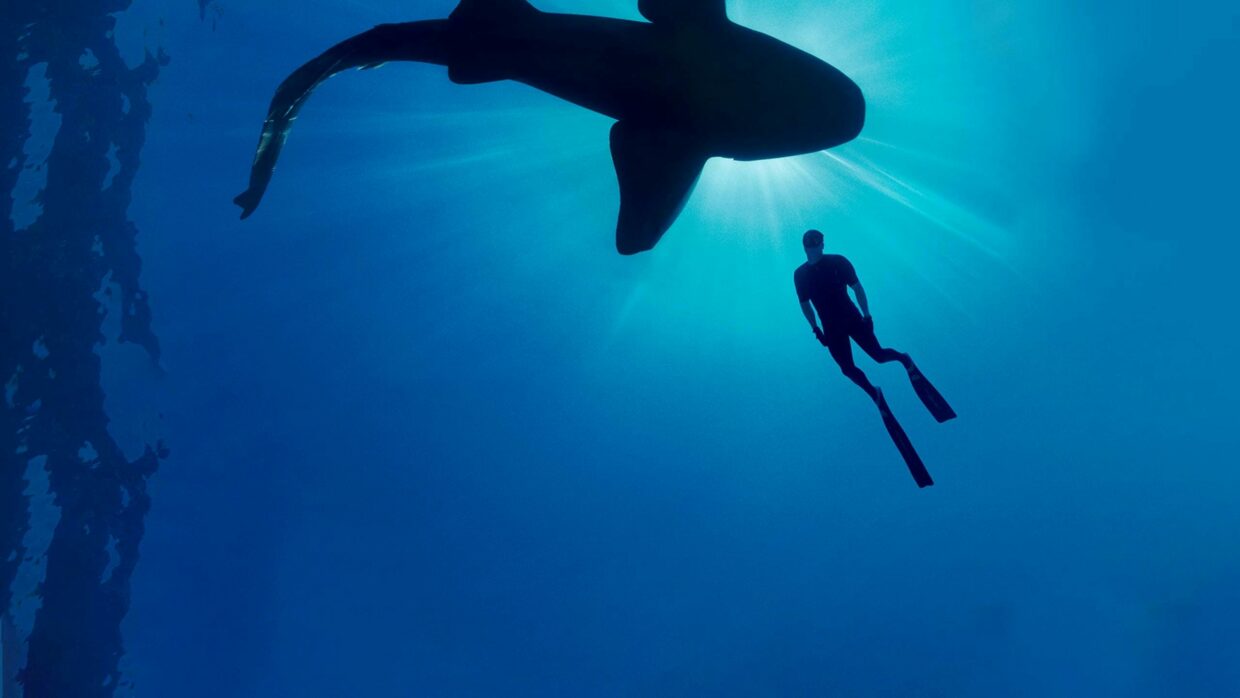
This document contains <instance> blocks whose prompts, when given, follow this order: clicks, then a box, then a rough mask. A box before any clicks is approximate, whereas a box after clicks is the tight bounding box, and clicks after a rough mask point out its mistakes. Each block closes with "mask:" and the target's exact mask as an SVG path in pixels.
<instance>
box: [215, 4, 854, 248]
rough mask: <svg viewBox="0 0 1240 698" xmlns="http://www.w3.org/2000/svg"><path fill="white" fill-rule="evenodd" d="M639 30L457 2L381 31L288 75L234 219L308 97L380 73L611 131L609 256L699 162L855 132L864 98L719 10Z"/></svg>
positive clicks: (655, 218)
mask: <svg viewBox="0 0 1240 698" xmlns="http://www.w3.org/2000/svg"><path fill="white" fill-rule="evenodd" d="M637 5H638V10H639V11H640V12H641V14H642V16H643V17H645V18H646V19H647V20H649V22H634V21H627V20H618V19H610V18H604V17H590V16H583V15H567V14H554V13H547V12H540V11H539V10H536V9H535V8H534V7H533V6H531V5H530V4H529V3H528V2H526V0H461V3H460V4H459V5H458V6H457V8H456V9H455V10H454V11H453V12H452V13H451V15H450V16H449V17H448V19H446V20H428V21H421V22H406V23H402V24H383V25H379V26H377V27H375V28H373V29H370V30H369V31H366V32H363V33H361V34H358V35H357V36H354V37H352V38H350V39H347V40H345V41H343V42H341V43H339V44H337V45H335V46H333V47H332V48H330V49H328V50H327V51H325V52H324V53H323V54H321V55H320V56H318V57H317V58H315V59H313V60H311V61H310V62H308V63H306V64H305V65H303V66H301V67H300V68H298V69H297V70H295V71H294V72H293V73H292V74H291V75H290V76H289V77H288V78H287V79H285V80H284V82H283V83H281V84H280V86H279V88H278V89H277V90H276V93H275V96H274V97H273V98H272V101H271V106H270V107H269V109H268V113H267V118H266V121H265V122H264V123H263V129H262V133H261V135H260V136H259V142H258V148H257V152H256V153H255V156H254V162H253V166H252V167H251V170H250V184H249V188H248V189H246V191H244V192H243V193H241V194H240V195H238V196H237V197H236V199H234V201H235V202H236V203H237V205H238V206H240V207H241V210H242V212H241V217H242V218H245V217H247V216H249V215H250V214H251V213H253V212H254V210H255V209H256V208H257V207H258V204H259V201H260V200H261V199H262V197H263V193H264V192H265V191H266V190H267V186H268V184H269V183H270V181H271V176H272V172H273V171H274V170H275V165H276V160H277V158H278V157H279V154H280V149H281V148H282V147H283V146H284V143H285V140H286V139H287V138H288V134H289V131H290V129H291V128H292V126H293V121H294V119H295V118H296V117H297V114H298V112H299V111H300V110H301V108H302V106H303V105H304V104H305V102H306V100H307V98H309V96H310V93H311V91H313V90H314V88H315V87H317V86H318V85H319V84H321V83H322V82H323V81H324V80H326V79H327V78H329V77H331V76H333V75H335V74H337V73H340V72H342V71H344V70H348V69H350V68H363V69H364V68H374V67H377V66H379V65H381V64H383V63H385V62H389V61H415V62H421V63H432V64H437V65H442V66H447V68H448V79H449V80H451V81H452V82H455V83H458V84H475V83H484V82H493V81H499V80H515V81H517V82H522V83H525V84H527V85H530V86H532V87H534V88H536V89H539V90H542V91H544V92H547V93H549V94H551V95H554V96H556V97H559V98H561V99H564V100H566V101H568V102H572V103H573V104H576V105H578V106H581V107H585V108H586V109H590V110H592V111H596V112H599V113H601V114H604V115H606V116H609V117H611V118H613V119H616V123H615V124H614V125H613V126H612V129H611V154H612V161H613V164H614V165H615V169H616V178H617V179H618V180H619V185H620V212H619V216H618V220H617V223H616V249H617V250H618V251H619V252H620V253H621V254H626V255H628V254H636V253H638V252H642V251H644V250H649V249H651V248H653V247H654V246H655V244H656V243H657V242H658V241H659V238H660V237H662V235H663V233H664V232H666V231H667V229H668V228H669V227H670V226H671V225H672V222H673V221H675V220H676V217H677V216H678V215H679V213H680V210H681V208H682V207H683V206H684V203H685V200H686V199H687V198H688V197H689V194H690V193H691V192H692V190H693V187H694V185H695V183H696V182H697V179H698V176H699V175H700V173H701V171H702V167H703V166H704V165H705V163H706V161H707V159H709V158H711V157H728V158H732V159H735V160H763V159H767V158H779V157H785V156H789V155H800V154H804V153H812V152H815V151H819V150H825V149H827V148H832V147H835V146H837V145H840V144H841V143H846V142H848V141H850V140H852V139H853V138H855V137H856V136H857V134H858V133H860V132H861V128H862V125H863V124H864V122H865V99H864V97H863V96H862V94H861V90H860V89H859V88H858V87H857V85H856V84H855V83H853V81H852V80H850V79H849V78H848V76H846V75H844V74H843V73H842V72H840V71H839V70H837V69H835V68H834V67H832V66H831V65H828V64H827V63H825V62H824V61H822V60H819V59H818V58H816V57H814V56H811V55H810V54H808V53H805V52H804V51H801V50H799V49H796V48H793V47H792V46H789V45H788V44H785V43H782V42H780V41H777V40H775V39H773V38H771V37H769V36H767V35H765V34H761V33H759V32H756V31H753V30H751V29H746V28H745V27H741V26H739V25H736V24H733V23H732V22H731V21H729V20H728V17H727V13H726V8H725V6H724V0H639V2H638V4H637Z"/></svg>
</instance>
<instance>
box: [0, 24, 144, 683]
mask: <svg viewBox="0 0 1240 698" xmlns="http://www.w3.org/2000/svg"><path fill="white" fill-rule="evenodd" d="M128 6H129V2H128V1H127V0H110V1H109V0H57V1H55V2H53V1H51V0H24V1H21V2H14V3H5V9H4V10H3V12H2V13H0V14H2V15H3V16H0V52H3V53H2V55H0V166H3V167H4V169H3V170H2V171H0V183H2V184H3V187H4V190H5V192H6V194H7V195H6V196H5V197H3V201H2V202H0V213H3V216H0V265H3V268H2V269H0V382H3V383H4V395H3V398H4V402H3V405H2V407H3V410H2V412H3V414H2V415H0V602H2V608H3V610H4V611H5V615H8V612H9V611H10V610H11V609H12V606H13V603H14V601H15V600H14V599H13V598H12V594H11V589H12V585H13V582H14V579H15V577H16V576H17V574H18V571H19V568H20V566H21V565H22V564H23V563H25V562H29V561H30V559H29V552H28V551H26V550H24V548H23V542H22V541H23V537H24V535H25V534H26V532H27V530H28V528H29V525H30V519H29V516H30V515H29V511H30V507H29V502H28V501H26V497H25V495H24V494H23V493H24V490H25V487H26V482H25V474H26V473H27V469H28V468H29V467H31V463H32V462H33V463H42V466H43V467H44V468H45V469H46V473H47V478H48V487H49V491H50V493H51V495H52V497H53V502H54V504H55V506H56V507H57V508H58V509H59V520H58V522H57V524H56V527H55V530H54V532H53V534H52V537H51V542H50V544H49V545H48V548H47V553H46V559H45V561H40V562H45V567H44V576H43V580H42V584H41V585H40V586H39V587H38V588H37V592H38V595H39V596H40V597H41V601H42V606H41V607H40V608H39V609H38V611H37V613H36V614H35V616H34V621H33V626H32V627H31V629H30V633H29V637H28V638H27V644H26V647H25V661H24V664H23V666H21V667H17V668H16V673H17V681H18V682H19V684H20V688H21V690H22V691H23V692H24V695H25V696H27V697H28V698H43V697H45V696H47V697H50V696H55V697H56V698H78V697H86V696H91V697H95V696H111V695H113V693H114V692H115V689H116V687H117V685H118V683H119V681H120V675H119V670H118V668H117V667H118V661H119V659H120V657H121V655H122V654H123V645H122V642H121V636H120V625H121V620H122V619H123V618H124V616H125V613H126V612H127V611H128V608H129V580H130V575H131V574H132V572H133V569H134V566H135V565H136V563H137V560H138V545H139V543H140V541H141V539H142V533H143V518H144V516H145V514H146V512H147V510H148V508H149V506H150V500H149V497H148V496H147V494H146V480H147V478H148V477H150V475H151V474H152V473H153V472H155V469H156V468H157V467H158V464H159V460H160V459H161V458H163V457H164V456H165V455H166V454H165V452H164V447H163V445H162V444H159V443H157V444H151V445H148V446H147V448H146V452H145V453H144V454H143V455H142V456H140V457H138V458H137V459H135V460H132V461H130V460H128V459H127V458H126V457H125V455H124V453H122V451H121V449H120V448H119V446H118V445H117V443H116V442H115V441H114V440H113V439H112V437H111V436H110V434H109V433H108V416H107V414H106V413H105V411H104V394H103V389H102V387H101V382H100V378H101V375H100V358H99V355H98V354H97V353H96V352H95V347H96V346H97V345H98V344H99V343H100V342H102V341H103V334H102V322H103V318H104V315H105V310H104V308H103V307H102V305H101V303H100V301H99V300H98V299H97V297H96V295H97V294H98V293H99V292H100V291H101V290H104V289H107V288H109V287H110V288H113V289H119V293H120V307H121V312H122V318H121V337H120V339H121V341H128V342H133V343H136V344H139V345H141V346H142V347H144V348H145V349H146V351H147V352H148V353H149V355H150V356H151V358H152V360H153V361H156V362H157V361H158V357H159V344H158V342H157V340H156V338H155V336H154V335H153V334H152V332H151V329H150V309H149V306H148V305H147V300H146V295H145V293H144V292H143V291H142V290H141V288H140V287H139V285H138V276H139V273H140V271H141V261H140V259H139V258H138V255H137V252H136V248H135V236H136V234H137V230H136V228H135V227H134V225H133V223H132V222H130V221H129V220H128V217H127V209H128V206H129V202H130V197H131V185H132V182H133V179H134V175H135V174H136V173H137V169H138V155H139V152H140V151H141V148H142V145H143V142H144V138H145V128H146V121H147V119H148V117H149V115H150V104H149V102H148V101H147V95H146V88H147V86H148V85H149V84H150V83H151V82H152V81H153V80H154V79H155V77H156V76H157V75H158V73H159V69H160V66H161V65H164V64H166V62H167V59H166V57H165V56H163V54H162V53H161V54H160V55H159V56H152V55H150V54H148V55H147V56H146V59H145V61H144V62H143V63H142V64H141V65H139V66H137V67H135V68H130V67H128V66H127V65H125V63H124V61H123V60H122V58H121V56H120V53H119V51H118V49H117V46H116V44H115V41H114V39H113V37H112V29H113V27H114V25H115V18H114V17H113V16H112V13H117V12H121V11H124V10H125V9H127V8H128ZM36 66H38V67H39V68H40V69H41V70H42V71H43V74H44V75H45V76H46V81H47V86H48V90H49V96H48V101H49V103H54V104H55V112H56V113H57V114H58V115H59V117H60V126H59V130H58V131H57V132H56V134H55V139H54V141H53V143H52V146H51V149H50V153H49V155H48V157H47V160H46V163H30V162H26V160H27V155H26V153H27V152H28V148H26V147H25V146H26V144H27V141H28V140H29V139H30V138H31V134H30V109H29V106H28V105H27V104H26V93H27V90H26V88H25V84H26V81H27V77H28V75H30V74H31V73H30V71H31V70H32V69H34V68H35V67H36ZM109 153H111V156H112V158H109ZM39 166H42V167H44V168H45V169H44V172H45V173H46V184H45V185H44V186H43V188H42V190H41V191H40V192H39V195H38V199H37V204H38V205H39V206H41V209H42V210H41V212H40V213H39V214H38V216H37V218H35V219H34V220H33V222H31V223H30V224H29V225H26V226H24V227H21V228H18V227H17V226H16V225H15V224H14V222H13V201H12V197H13V194H14V192H15V188H16V187H17V185H18V180H19V179H20V178H21V176H22V173H23V172H26V171H29V168H33V167H39ZM4 627H6V628H9V629H11V627H12V624H11V623H7V622H6V623H5V626H4ZM5 640H6V643H5V644H6V647H5V652H4V653H3V655H2V656H3V657H5V658H6V663H7V661H11V658H12V657H13V656H15V654H16V653H15V652H13V651H12V650H13V647H12V638H10V637H6V638H5ZM5 670H6V672H8V673H9V674H10V675H8V676H5V677H4V679H3V682H0V686H2V687H4V688H5V689H10V687H11V686H13V683H12V680H13V677H12V676H11V674H12V673H14V667H10V666H5ZM6 698H7V694H6Z"/></svg>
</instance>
